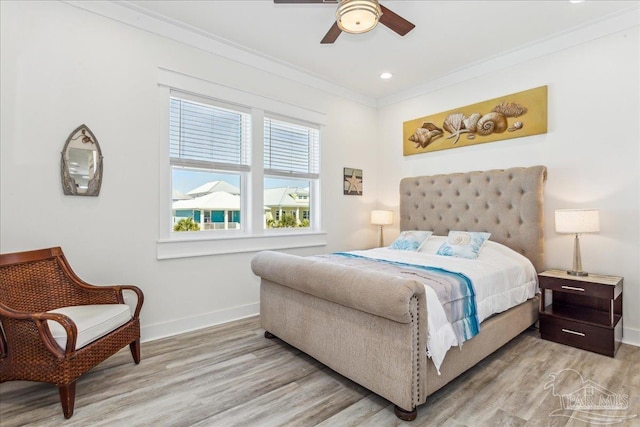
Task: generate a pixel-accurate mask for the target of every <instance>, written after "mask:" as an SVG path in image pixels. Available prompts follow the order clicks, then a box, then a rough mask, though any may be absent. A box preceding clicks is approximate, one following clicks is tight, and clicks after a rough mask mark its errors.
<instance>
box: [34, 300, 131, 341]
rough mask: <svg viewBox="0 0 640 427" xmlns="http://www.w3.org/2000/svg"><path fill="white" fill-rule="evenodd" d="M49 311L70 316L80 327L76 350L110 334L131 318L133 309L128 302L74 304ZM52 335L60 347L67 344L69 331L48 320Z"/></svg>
mask: <svg viewBox="0 0 640 427" xmlns="http://www.w3.org/2000/svg"><path fill="white" fill-rule="evenodd" d="M47 313H60V314H64V315H65V316H68V317H69V318H70V319H71V320H73V322H74V323H75V324H76V327H77V328H78V338H77V340H76V350H77V349H79V348H82V347H84V346H85V345H87V344H89V343H90V342H93V341H95V340H97V339H98V338H100V337H102V336H104V335H106V334H108V333H109V332H111V331H113V330H115V329H117V328H118V327H120V326H122V325H124V324H125V323H127V322H128V321H129V320H131V318H132V315H131V309H130V307H129V306H128V305H126V304H95V305H74V306H70V307H62V308H56V309H55V310H51V311H48V312H47ZM47 325H48V326H49V330H50V331H51V335H53V338H54V339H55V340H56V343H58V345H59V346H60V348H62V349H64V348H66V345H67V331H66V330H65V329H64V328H63V327H62V325H61V324H60V323H58V322H56V321H55V320H47Z"/></svg>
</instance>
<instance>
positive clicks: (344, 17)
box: [273, 0, 415, 44]
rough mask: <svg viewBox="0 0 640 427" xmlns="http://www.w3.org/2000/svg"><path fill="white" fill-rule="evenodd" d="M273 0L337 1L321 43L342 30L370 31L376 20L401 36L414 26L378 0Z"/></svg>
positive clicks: (300, 0) (290, 0)
mask: <svg viewBox="0 0 640 427" xmlns="http://www.w3.org/2000/svg"><path fill="white" fill-rule="evenodd" d="M273 2H274V3H276V4H294V3H297V4H300V3H304V4H306V3H309V4H311V3H339V6H338V9H337V11H336V22H334V23H333V25H332V26H331V28H329V31H328V32H327V34H325V36H324V37H323V38H322V40H321V41H320V43H322V44H330V43H333V42H335V41H336V39H337V38H338V36H339V35H340V33H342V32H343V31H344V32H347V33H366V32H367V31H371V30H372V29H373V28H374V27H375V26H376V24H377V23H378V21H379V22H380V23H381V24H382V25H384V26H386V27H388V28H390V29H392V30H393V31H395V32H396V33H398V34H400V35H401V36H404V35H406V34H407V33H408V32H409V31H411V30H413V29H414V28H415V25H414V24H412V23H411V22H409V21H407V20H406V19H404V18H403V17H401V16H400V15H398V14H397V13H394V12H392V11H391V10H389V9H387V8H386V7H384V6H382V5H381V4H380V3H379V2H378V0H273Z"/></svg>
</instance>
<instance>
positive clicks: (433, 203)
mask: <svg viewBox="0 0 640 427" xmlns="http://www.w3.org/2000/svg"><path fill="white" fill-rule="evenodd" d="M546 178H547V168H546V167H544V166H532V167H527V168H510V169H504V170H502V169H501V170H490V171H484V172H468V173H452V174H446V175H433V176H419V177H414V178H404V179H403V180H402V181H401V182H400V229H401V230H431V231H433V233H434V234H435V235H440V236H446V235H447V234H448V233H449V231H450V230H465V231H487V232H490V233H491V237H490V240H493V241H494V242H498V243H502V244H503V245H505V246H508V247H510V248H511V249H513V250H515V251H517V252H520V253H521V254H523V255H524V256H526V257H527V258H529V259H530V260H531V262H532V263H533V265H534V267H535V268H536V270H537V271H539V272H540V271H542V270H544V245H543V208H542V207H543V206H542V205H543V200H544V196H543V185H544V181H545V180H546Z"/></svg>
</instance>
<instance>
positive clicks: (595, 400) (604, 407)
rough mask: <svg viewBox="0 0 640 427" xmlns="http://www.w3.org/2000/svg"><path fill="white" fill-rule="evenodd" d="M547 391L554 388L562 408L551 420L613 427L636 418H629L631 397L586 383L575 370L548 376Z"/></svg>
mask: <svg viewBox="0 0 640 427" xmlns="http://www.w3.org/2000/svg"><path fill="white" fill-rule="evenodd" d="M549 378H551V381H549V382H548V383H547V384H545V386H544V389H545V390H548V389H551V391H552V393H553V395H554V396H557V397H558V398H559V399H560V406H561V407H560V409H556V410H555V411H553V412H552V413H551V414H549V416H550V417H566V418H572V419H576V420H579V421H584V422H586V423H592V424H600V425H612V424H618V423H621V422H624V421H626V420H629V419H631V418H635V417H636V415H628V414H627V411H628V409H629V396H628V395H626V394H619V393H614V392H612V391H610V390H608V389H606V388H604V387H602V386H601V385H600V384H598V383H595V382H593V381H591V380H585V379H584V378H582V375H580V373H579V372H578V371H576V370H574V369H563V370H561V371H558V372H552V373H550V374H549Z"/></svg>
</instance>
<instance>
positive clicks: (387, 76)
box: [380, 73, 393, 80]
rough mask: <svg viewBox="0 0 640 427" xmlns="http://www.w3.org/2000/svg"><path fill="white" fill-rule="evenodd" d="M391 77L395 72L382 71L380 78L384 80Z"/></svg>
mask: <svg viewBox="0 0 640 427" xmlns="http://www.w3.org/2000/svg"><path fill="white" fill-rule="evenodd" d="M391 77H393V74H391V73H382V74H380V78H381V79H382V80H389V79H390V78H391Z"/></svg>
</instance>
